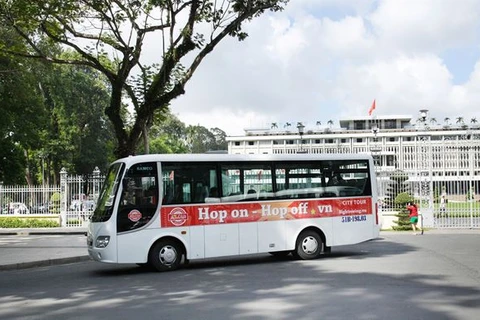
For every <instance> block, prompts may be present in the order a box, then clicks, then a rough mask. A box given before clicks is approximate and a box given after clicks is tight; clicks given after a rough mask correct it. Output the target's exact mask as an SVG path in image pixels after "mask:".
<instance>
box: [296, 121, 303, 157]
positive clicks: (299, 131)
mask: <svg viewBox="0 0 480 320" xmlns="http://www.w3.org/2000/svg"><path fill="white" fill-rule="evenodd" d="M297 129H298V134H299V135H300V150H298V153H303V140H302V138H303V132H304V130H305V126H304V125H303V123H301V122H298V123H297Z"/></svg>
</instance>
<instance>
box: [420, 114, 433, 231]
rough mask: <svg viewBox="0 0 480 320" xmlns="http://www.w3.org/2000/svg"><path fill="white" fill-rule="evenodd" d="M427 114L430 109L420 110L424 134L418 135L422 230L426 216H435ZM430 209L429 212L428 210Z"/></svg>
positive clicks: (429, 217)
mask: <svg viewBox="0 0 480 320" xmlns="http://www.w3.org/2000/svg"><path fill="white" fill-rule="evenodd" d="M427 116H428V110H427V109H421V110H420V117H419V121H420V122H421V124H422V127H421V130H422V131H423V133H422V134H420V135H418V138H419V140H420V142H421V150H420V152H418V153H417V156H419V157H421V159H420V160H421V170H418V169H417V172H419V176H418V182H419V190H418V191H419V195H420V208H422V207H423V208H424V210H422V209H421V212H422V216H421V220H420V222H421V224H422V226H421V227H422V230H423V224H424V223H423V219H424V216H426V215H427V216H428V217H425V218H428V220H430V219H431V218H433V217H432V216H431V214H432V212H431V209H432V206H433V184H432V174H431V169H432V167H431V163H430V162H429V157H430V156H431V155H430V153H429V148H428V143H429V140H430V137H429V135H428V134H427V132H426V131H427V129H428V127H427ZM417 167H418V162H417ZM427 209H428V210H427ZM427 211H428V212H427Z"/></svg>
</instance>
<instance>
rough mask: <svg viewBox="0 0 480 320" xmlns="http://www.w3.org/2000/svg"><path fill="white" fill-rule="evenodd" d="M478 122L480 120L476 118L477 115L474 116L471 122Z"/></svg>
mask: <svg viewBox="0 0 480 320" xmlns="http://www.w3.org/2000/svg"><path fill="white" fill-rule="evenodd" d="M477 122H478V121H477V118H475V117H473V118H472V119H471V120H470V123H473V124H475V123H477Z"/></svg>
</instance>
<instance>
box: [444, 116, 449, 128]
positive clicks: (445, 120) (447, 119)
mask: <svg viewBox="0 0 480 320" xmlns="http://www.w3.org/2000/svg"><path fill="white" fill-rule="evenodd" d="M443 121H444V122H445V124H446V125H447V126H448V125H449V124H450V118H449V117H445V119H443Z"/></svg>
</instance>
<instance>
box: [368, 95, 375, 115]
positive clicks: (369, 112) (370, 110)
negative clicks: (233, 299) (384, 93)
mask: <svg viewBox="0 0 480 320" xmlns="http://www.w3.org/2000/svg"><path fill="white" fill-rule="evenodd" d="M376 107H377V106H376V104H375V99H373V103H372V106H371V107H370V109H368V115H369V116H371V115H372V113H373V110H375V108H376Z"/></svg>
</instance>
